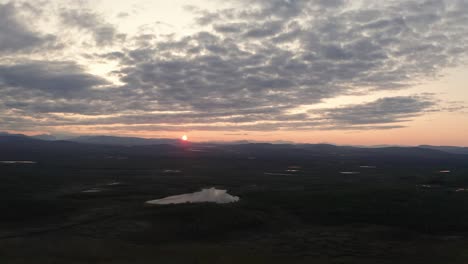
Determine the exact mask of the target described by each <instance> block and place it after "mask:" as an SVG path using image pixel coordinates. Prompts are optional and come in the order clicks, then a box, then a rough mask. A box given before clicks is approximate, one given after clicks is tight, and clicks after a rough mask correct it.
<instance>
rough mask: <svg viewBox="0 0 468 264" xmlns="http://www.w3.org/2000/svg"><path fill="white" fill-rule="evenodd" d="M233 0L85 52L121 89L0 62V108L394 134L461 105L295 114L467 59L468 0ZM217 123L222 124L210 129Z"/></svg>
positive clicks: (82, 23) (397, 104) (81, 19)
mask: <svg viewBox="0 0 468 264" xmlns="http://www.w3.org/2000/svg"><path fill="white" fill-rule="evenodd" d="M236 3H238V5H239V6H238V7H236V8H232V9H226V10H219V11H218V12H216V13H212V12H207V11H203V10H199V9H192V10H193V11H194V12H196V13H197V14H198V15H199V17H198V18H197V22H198V23H200V24H203V25H204V27H202V29H200V30H199V32H196V33H193V34H191V35H188V36H183V37H180V38H178V37H175V36H162V37H160V36H156V35H152V34H148V33H145V34H141V35H137V36H133V37H132V40H133V41H135V43H136V44H135V45H132V46H126V47H125V48H124V47H120V48H119V47H114V46H113V48H115V51H114V52H108V53H104V54H88V55H90V56H92V58H93V59H95V58H98V59H102V60H112V61H115V62H117V63H119V69H117V70H116V71H115V72H114V74H116V76H119V77H120V81H121V82H122V83H123V84H122V85H119V86H118V87H112V88H109V89H97V87H98V86H101V85H105V84H106V82H105V81H104V80H102V79H100V78H98V77H96V76H94V75H91V74H88V73H85V72H84V70H83V69H81V68H80V67H78V66H77V65H74V64H72V63H64V62H57V63H54V62H41V63H37V62H36V63H16V64H12V65H3V66H0V85H1V87H2V88H0V96H1V97H0V113H1V112H2V111H3V112H5V111H7V110H11V109H15V111H17V117H18V120H20V117H21V116H30V117H34V118H36V117H37V118H39V117H43V121H42V122H40V123H37V124H38V125H41V126H59V125H60V126H63V125H89V126H96V125H102V127H103V129H104V127H106V126H105V125H115V127H119V126H121V128H120V129H125V126H129V125H137V126H133V127H130V126H129V128H128V129H129V130H131V129H137V127H138V128H139V129H161V130H177V129H181V128H180V126H177V124H189V125H187V126H186V127H187V128H188V129H206V130H239V131H241V130H256V131H261V130H291V129H301V130H317V129H342V130H346V129H354V130H365V129H395V128H400V127H404V126H405V125H406V124H405V123H404V122H405V121H407V120H412V119H413V118H414V117H416V116H418V115H422V114H424V113H425V112H428V111H436V110H437V111H439V110H440V111H457V110H459V109H461V108H455V107H450V108H448V107H440V108H437V105H438V103H440V102H434V100H432V99H430V98H429V99H428V98H427V97H423V96H406V97H391V98H383V99H379V100H377V101H375V102H371V103H367V104H363V105H350V106H345V107H340V108H336V109H321V110H318V111H316V112H311V113H297V114H291V113H292V112H293V111H292V110H296V108H297V107H299V106H305V105H313V104H317V103H320V102H322V101H323V100H325V99H329V98H334V97H337V96H340V95H348V94H356V93H360V94H372V93H373V92H375V91H382V90H389V91H392V90H397V89H398V90H403V89H406V88H408V87H411V85H412V84H413V83H414V82H416V81H420V80H424V79H428V78H432V77H434V76H437V74H439V73H440V72H441V71H442V70H444V69H447V68H448V67H452V66H455V65H460V64H465V63H466V55H467V52H468V46H467V45H466V44H465V43H468V26H467V25H468V15H467V14H468V5H466V4H464V3H463V1H455V0H454V1H450V2H449V1H423V0H409V1H390V2H379V3H373V4H372V5H370V6H369V7H362V8H361V9H353V8H350V7H351V5H352V3H351V1H338V0H337V1H300V0H290V1H286V0H257V1H254V2H253V3H252V4H251V5H246V4H245V2H244V1H237V2H236ZM441 3H442V4H441ZM463 11H464V12H463ZM62 18H64V19H65V21H66V22H67V24H68V25H72V26H74V27H78V28H80V29H83V30H84V31H87V32H89V33H91V34H92V35H93V36H94V38H95V40H96V42H97V43H101V44H108V43H113V42H114V40H115V38H116V36H117V35H116V34H117V32H116V30H115V29H113V26H112V25H110V24H108V23H106V22H105V21H104V20H102V18H100V17H99V16H97V15H96V14H95V13H93V12H92V11H86V10H84V11H83V10H75V11H73V10H68V11H66V10H65V11H63V13H62ZM0 19H1V18H0ZM0 27H1V26H0ZM24 76H26V77H24ZM65 99H66V100H65ZM161 111H173V112H174V113H164V112H161ZM181 111H183V112H181ZM54 113H76V114H85V115H89V116H88V118H83V119H77V118H73V117H72V118H67V117H61V118H58V117H57V115H54ZM99 114H101V115H103V114H106V115H110V116H105V117H102V116H94V115H99ZM8 120H9V124H11V125H12V126H14V120H11V117H10V119H8ZM24 122H26V123H27V121H24ZM24 122H20V121H18V125H19V124H22V125H24V124H26V123H24ZM218 122H222V123H223V126H211V125H206V124H211V123H218ZM224 124H226V125H224Z"/></svg>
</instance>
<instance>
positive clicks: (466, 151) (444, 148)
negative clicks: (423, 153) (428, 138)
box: [419, 145, 468, 154]
mask: <svg viewBox="0 0 468 264" xmlns="http://www.w3.org/2000/svg"><path fill="white" fill-rule="evenodd" d="M419 147H420V148H425V149H435V150H440V151H444V152H447V153H453V154H468V147H453V146H430V145H421V146H419Z"/></svg>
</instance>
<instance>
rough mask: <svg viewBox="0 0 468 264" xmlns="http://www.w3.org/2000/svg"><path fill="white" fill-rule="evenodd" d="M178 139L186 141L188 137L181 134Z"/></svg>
mask: <svg viewBox="0 0 468 264" xmlns="http://www.w3.org/2000/svg"><path fill="white" fill-rule="evenodd" d="M180 139H182V140H183V141H187V140H188V137H187V135H183V136H182V137H181V138H180Z"/></svg>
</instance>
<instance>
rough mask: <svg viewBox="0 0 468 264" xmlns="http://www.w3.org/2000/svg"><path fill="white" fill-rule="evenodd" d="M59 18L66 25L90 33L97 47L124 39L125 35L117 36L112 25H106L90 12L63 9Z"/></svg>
mask: <svg viewBox="0 0 468 264" xmlns="http://www.w3.org/2000/svg"><path fill="white" fill-rule="evenodd" d="M60 16H61V19H62V21H63V22H64V23H65V24H66V25H69V26H72V27H76V28H79V29H82V30H84V31H87V32H90V33H91V34H92V36H93V38H94V40H95V42H96V44H98V45H109V44H112V43H114V41H115V40H116V39H123V38H125V35H123V34H119V33H118V32H117V29H116V28H115V27H114V26H113V25H112V24H109V23H106V22H105V21H104V20H103V19H102V18H101V17H100V16H99V15H98V14H96V13H95V12H93V11H91V10H68V9H64V10H62V12H61V13H60Z"/></svg>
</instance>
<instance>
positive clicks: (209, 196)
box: [146, 188, 239, 204]
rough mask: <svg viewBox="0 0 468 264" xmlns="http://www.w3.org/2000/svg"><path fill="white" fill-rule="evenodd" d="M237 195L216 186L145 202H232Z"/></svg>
mask: <svg viewBox="0 0 468 264" xmlns="http://www.w3.org/2000/svg"><path fill="white" fill-rule="evenodd" d="M237 201H239V197H237V196H232V195H230V194H228V193H227V191H226V190H219V189H216V188H209V189H203V190H201V191H199V192H194V193H186V194H179V195H174V196H169V197H166V198H162V199H157V200H151V201H147V202H146V203H147V204H180V203H206V202H209V203H221V204H223V203H233V202H237Z"/></svg>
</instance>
